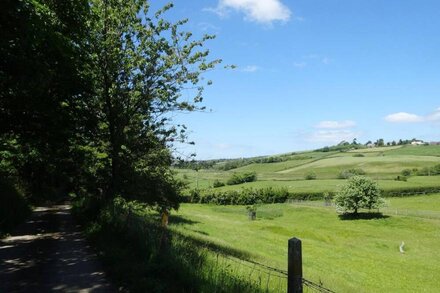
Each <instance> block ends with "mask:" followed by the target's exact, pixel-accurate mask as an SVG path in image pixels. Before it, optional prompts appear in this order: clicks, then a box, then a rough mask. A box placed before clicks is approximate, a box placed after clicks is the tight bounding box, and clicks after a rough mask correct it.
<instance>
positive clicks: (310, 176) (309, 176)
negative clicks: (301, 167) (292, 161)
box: [304, 171, 316, 180]
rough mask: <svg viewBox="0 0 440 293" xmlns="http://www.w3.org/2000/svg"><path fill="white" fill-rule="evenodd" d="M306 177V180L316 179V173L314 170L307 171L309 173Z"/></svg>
mask: <svg viewBox="0 0 440 293" xmlns="http://www.w3.org/2000/svg"><path fill="white" fill-rule="evenodd" d="M304 179H306V180H315V179H316V173H315V172H313V171H309V172H307V174H306V175H305V176H304Z"/></svg>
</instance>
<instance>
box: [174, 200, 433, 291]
mask: <svg viewBox="0 0 440 293" xmlns="http://www.w3.org/2000/svg"><path fill="white" fill-rule="evenodd" d="M439 202H440V194H437V195H432V196H424V197H412V198H392V199H390V200H389V205H390V208H395V209H398V210H400V209H406V208H408V207H411V208H412V209H415V210H417V209H421V210H424V211H426V210H434V211H432V212H437V214H438V211H440V206H439ZM178 215H179V216H180V217H182V219H181V220H180V221H179V223H177V224H173V223H171V226H172V229H176V230H178V231H179V232H180V233H183V234H186V235H190V236H191V237H195V238H198V239H202V240H204V241H208V242H213V243H215V244H216V245H220V246H226V247H230V248H232V249H239V250H242V251H243V252H244V254H247V255H250V257H251V259H253V260H255V261H258V262H262V263H264V264H267V265H270V266H274V267H277V268H280V269H286V266H287V263H286V258H287V257H286V255H287V240H288V239H289V238H291V237H293V236H295V237H298V238H300V239H301V240H302V241H303V270H304V277H305V278H307V279H310V280H313V281H315V282H319V281H321V282H322V283H323V284H324V286H325V287H328V288H330V289H332V290H334V291H336V292H354V291H356V292H415V291H418V292H438V279H437V277H438V276H439V275H440V252H439V249H438V244H439V242H440V238H439V237H440V236H439V234H438V231H439V229H440V219H439V218H431V217H423V215H422V216H417V217H413V216H400V215H397V216H396V215H390V216H386V217H383V218H378V219H365V220H362V219H361V220H353V221H349V220H341V219H339V218H338V216H337V214H336V213H335V210H334V208H331V207H323V206H315V207H304V206H297V205H290V204H275V205H263V206H260V207H259V208H258V210H257V221H249V220H248V219H247V213H246V209H245V207H244V206H210V205H194V204H185V205H183V206H182V207H181V209H180V210H179V212H178ZM402 241H404V242H405V251H406V252H405V253H404V254H401V253H400V252H399V245H400V243H401V242H402Z"/></svg>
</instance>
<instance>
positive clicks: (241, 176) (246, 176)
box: [226, 172, 257, 185]
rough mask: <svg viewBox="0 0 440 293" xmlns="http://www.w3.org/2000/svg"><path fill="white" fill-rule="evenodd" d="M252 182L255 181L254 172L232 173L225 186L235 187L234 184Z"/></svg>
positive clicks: (255, 175) (255, 174)
mask: <svg viewBox="0 0 440 293" xmlns="http://www.w3.org/2000/svg"><path fill="white" fill-rule="evenodd" d="M253 181H257V173H255V172H247V173H234V174H232V176H231V177H230V178H229V179H228V180H227V181H226V184H227V185H236V184H242V183H246V182H253Z"/></svg>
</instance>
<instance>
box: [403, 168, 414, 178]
mask: <svg viewBox="0 0 440 293" xmlns="http://www.w3.org/2000/svg"><path fill="white" fill-rule="evenodd" d="M400 174H402V176H405V177H408V176H411V174H412V171H411V169H404V170H402V172H400Z"/></svg>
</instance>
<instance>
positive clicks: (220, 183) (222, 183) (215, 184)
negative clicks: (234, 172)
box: [212, 179, 225, 188]
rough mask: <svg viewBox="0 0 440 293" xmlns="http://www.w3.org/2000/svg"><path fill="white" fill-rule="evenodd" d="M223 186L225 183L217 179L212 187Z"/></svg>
mask: <svg viewBox="0 0 440 293" xmlns="http://www.w3.org/2000/svg"><path fill="white" fill-rule="evenodd" d="M222 186H225V183H224V182H222V181H220V180H217V179H216V180H215V181H214V183H213V184H212V187H214V188H218V187H222Z"/></svg>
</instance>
